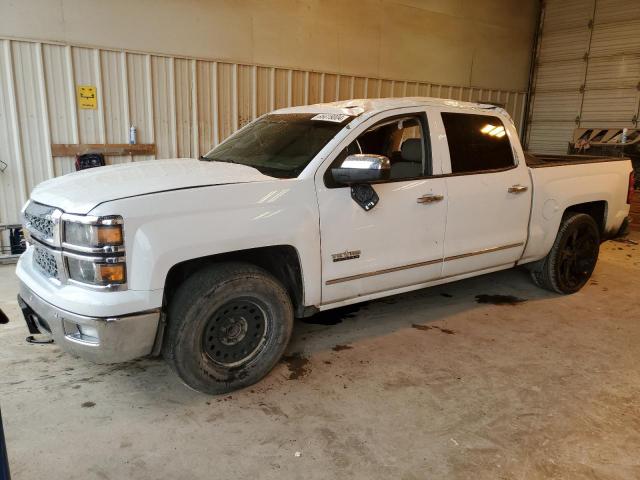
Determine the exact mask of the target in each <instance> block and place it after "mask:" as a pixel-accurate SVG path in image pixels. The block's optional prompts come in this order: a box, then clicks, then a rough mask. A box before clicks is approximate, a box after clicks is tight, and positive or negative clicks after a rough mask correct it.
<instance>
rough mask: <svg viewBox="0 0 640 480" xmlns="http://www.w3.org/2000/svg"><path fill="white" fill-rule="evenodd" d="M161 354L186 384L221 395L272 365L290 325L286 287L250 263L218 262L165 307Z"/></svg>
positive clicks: (257, 377) (256, 378)
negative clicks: (165, 325) (165, 316)
mask: <svg viewBox="0 0 640 480" xmlns="http://www.w3.org/2000/svg"><path fill="white" fill-rule="evenodd" d="M167 320H168V324H167V327H166V328H167V330H166V333H165V338H164V342H163V356H164V358H165V359H166V360H167V362H168V363H169V365H171V367H172V368H173V369H174V370H175V371H176V373H177V374H178V376H179V377H180V378H181V379H182V381H183V382H184V383H185V384H187V385H188V386H189V387H191V388H193V389H194V390H197V391H199V392H202V393H207V394H222V393H228V392H231V391H233V390H237V389H239V388H243V387H246V386H248V385H252V384H254V383H256V382H257V381H259V380H261V379H262V378H263V377H264V376H265V375H267V373H269V372H270V371H271V369H272V368H273V367H274V366H275V365H276V363H277V362H278V360H279V359H280V357H281V356H282V354H283V353H284V350H285V348H286V347H287V344H288V343H289V339H290V338H291V331H292V329H293V307H292V304H291V299H290V298H289V295H288V293H287V291H286V290H285V288H284V287H283V286H282V285H281V284H280V282H278V281H277V280H276V279H275V278H274V277H273V276H271V275H270V274H269V273H268V272H266V271H265V270H263V269H261V268H259V267H256V266H254V265H250V264H244V263H224V264H216V265H212V266H210V267H207V268H204V269H203V270H200V271H197V272H195V273H194V274H192V275H191V276H190V277H188V278H187V279H186V280H185V281H184V282H183V283H182V285H181V286H180V287H179V289H178V291H177V292H176V295H175V297H174V298H173V299H172V300H171V302H170V304H169V308H168V319H167Z"/></svg>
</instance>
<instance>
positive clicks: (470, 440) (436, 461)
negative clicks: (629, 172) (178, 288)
mask: <svg viewBox="0 0 640 480" xmlns="http://www.w3.org/2000/svg"><path fill="white" fill-rule="evenodd" d="M631 238H632V239H633V240H635V241H640V235H637V234H636V235H634V236H632V237H631ZM639 292H640V246H637V245H632V244H629V243H614V242H609V243H607V244H605V245H604V246H603V249H602V253H601V258H600V262H599V264H598V267H597V270H596V272H595V274H594V277H593V279H592V281H591V282H590V283H589V285H588V286H587V287H585V288H584V289H583V290H582V291H581V292H579V293H577V294H575V295H572V296H566V297H562V296H558V295H554V294H551V293H548V292H545V291H542V290H539V289H537V288H536V287H535V286H533V285H532V284H531V283H530V282H529V278H528V276H527V274H526V273H525V272H523V271H520V270H511V271H507V272H501V273H498V274H492V275H488V276H484V277H479V278H475V279H470V280H465V281H462V282H458V283H455V284H450V285H444V286H441V287H436V288H433V289H429V290H423V291H419V292H414V293H411V294H405V295H400V296H396V297H391V298H388V299H384V300H381V301H377V302H371V303H368V304H366V305H362V306H361V308H360V309H359V310H357V309H353V308H352V309H344V310H341V311H340V312H337V313H333V314H324V315H321V316H320V317H316V318H314V319H312V321H315V322H324V323H332V322H337V321H340V323H338V324H336V325H322V324H308V323H301V322H298V325H297V329H296V330H295V333H294V339H293V343H292V345H291V348H290V354H289V357H288V358H287V360H286V361H283V362H282V363H281V364H280V365H279V366H278V367H277V368H276V369H275V371H273V372H272V373H271V375H269V377H268V378H267V379H266V380H264V381H263V382H261V383H260V384H258V385H255V386H254V387H252V388H250V389H246V390H244V391H240V392H236V393H234V394H232V395H228V396H225V397H207V396H204V395H201V394H198V393H194V392H192V391H190V390H188V389H186V388H185V387H183V386H182V384H181V383H180V382H179V381H178V379H177V378H176V377H175V375H173V374H172V373H171V372H170V371H169V369H168V368H167V367H166V366H165V365H164V364H163V362H162V361H161V360H153V359H145V360H141V361H137V362H131V363H128V364H125V365H120V366H97V365H92V364H89V363H87V362H85V361H82V360H79V359H76V358H73V357H71V356H69V355H67V354H63V353H61V352H60V350H59V349H58V347H57V346H55V345H50V346H40V345H30V344H27V343H25V342H24V338H25V336H26V334H27V332H26V327H25V326H24V325H23V322H22V319H21V318H20V315H19V314H18V308H17V305H16V303H15V293H16V281H15V279H14V277H13V269H12V268H11V267H2V268H0V308H2V309H3V310H4V311H5V312H6V313H7V314H8V315H9V317H10V318H11V322H10V323H9V324H7V325H0V372H2V373H1V376H0V392H1V396H0V402H1V404H2V415H3V417H4V421H5V428H6V434H7V441H8V448H9V457H10V462H11V467H12V473H13V476H14V478H16V479H21V480H26V479H41V478H55V479H67V480H71V479H83V480H88V479H125V478H135V479H176V478H189V479H191V478H194V479H195V478H215V479H218V478H219V479H225V480H227V479H235V478H238V479H239V478H243V479H244V478H261V479H262V478H265V479H290V478H305V479H321V478H322V479H324V478H354V479H373V478H380V479H390V478H393V479H407V480H408V479H427V478H428V479H444V478H447V479H449V478H454V479H463V478H465V479H466V478H471V477H473V478H474V479H476V480H477V479H491V480H495V479H511V478H524V479H537V478H545V479H546V478H571V479H596V478H598V479H600V478H607V479H637V478H640V368H639V366H640V294H639ZM479 294H503V295H514V296H517V297H520V298H523V299H526V300H527V301H526V302H523V303H519V304H517V305H487V304H479V303H476V299H475V296H476V295H479ZM412 325H415V326H414V327H412ZM427 327H430V328H427ZM296 452H300V453H299V454H297V453H296Z"/></svg>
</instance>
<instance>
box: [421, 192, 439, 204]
mask: <svg viewBox="0 0 640 480" xmlns="http://www.w3.org/2000/svg"><path fill="white" fill-rule="evenodd" d="M443 199H444V195H434V194H433V193H427V194H426V195H422V196H421V197H418V203H434V202H440V201H441V200H443Z"/></svg>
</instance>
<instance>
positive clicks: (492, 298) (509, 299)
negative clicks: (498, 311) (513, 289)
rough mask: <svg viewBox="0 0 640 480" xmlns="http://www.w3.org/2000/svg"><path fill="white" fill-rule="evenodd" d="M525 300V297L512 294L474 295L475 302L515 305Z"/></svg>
mask: <svg viewBox="0 0 640 480" xmlns="http://www.w3.org/2000/svg"><path fill="white" fill-rule="evenodd" d="M526 301H527V299H526V298H520V297H515V296H513V295H485V294H483V295H476V302H478V303H488V304H490V305H517V304H519V303H523V302H526Z"/></svg>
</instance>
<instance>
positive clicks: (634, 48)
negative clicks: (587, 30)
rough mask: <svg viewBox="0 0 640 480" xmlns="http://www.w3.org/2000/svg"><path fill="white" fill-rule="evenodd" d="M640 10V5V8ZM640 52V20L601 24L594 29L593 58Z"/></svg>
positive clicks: (592, 41) (591, 53)
mask: <svg viewBox="0 0 640 480" xmlns="http://www.w3.org/2000/svg"><path fill="white" fill-rule="evenodd" d="M637 8H639V9H640V5H638V7H637ZM638 52H640V19H638V20H631V21H625V22H616V23H611V24H608V23H599V24H596V25H595V26H594V28H593V39H592V40H591V52H590V55H593V56H596V57H597V56H603V55H611V54H617V55H619V54H623V53H638Z"/></svg>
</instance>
